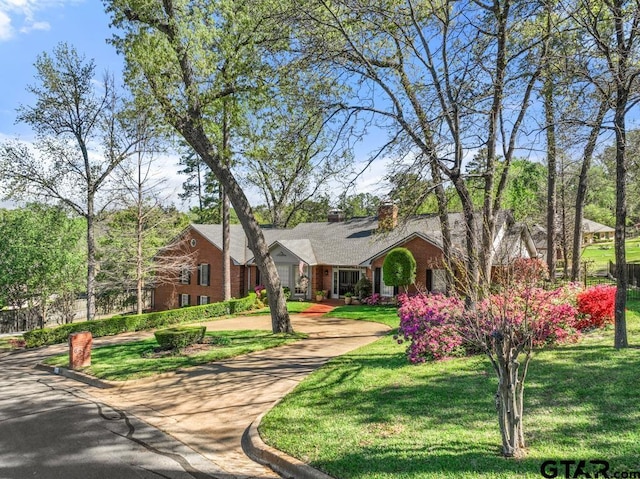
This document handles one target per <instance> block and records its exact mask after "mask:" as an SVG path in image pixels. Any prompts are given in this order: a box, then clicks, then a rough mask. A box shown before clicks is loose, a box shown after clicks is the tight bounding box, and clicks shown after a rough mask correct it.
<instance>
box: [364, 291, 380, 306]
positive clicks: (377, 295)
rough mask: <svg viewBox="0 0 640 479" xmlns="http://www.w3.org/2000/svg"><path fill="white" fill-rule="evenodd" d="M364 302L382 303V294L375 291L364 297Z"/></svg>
mask: <svg viewBox="0 0 640 479" xmlns="http://www.w3.org/2000/svg"><path fill="white" fill-rule="evenodd" d="M362 302H363V303H364V304H368V305H370V306H377V305H379V304H380V303H382V296H380V293H373V294H372V295H371V296H367V297H366V298H364V299H363V300H362Z"/></svg>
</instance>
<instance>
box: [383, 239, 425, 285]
mask: <svg viewBox="0 0 640 479" xmlns="http://www.w3.org/2000/svg"><path fill="white" fill-rule="evenodd" d="M416 268H417V264H416V260H415V258H414V257H413V254H412V253H411V251H409V250H408V249H407V248H394V249H392V250H391V251H389V253H387V256H386V257H385V258H384V263H383V265H382V279H383V280H384V284H386V285H388V286H402V287H404V288H405V290H406V288H407V287H408V286H409V285H412V284H413V283H415V282H416Z"/></svg>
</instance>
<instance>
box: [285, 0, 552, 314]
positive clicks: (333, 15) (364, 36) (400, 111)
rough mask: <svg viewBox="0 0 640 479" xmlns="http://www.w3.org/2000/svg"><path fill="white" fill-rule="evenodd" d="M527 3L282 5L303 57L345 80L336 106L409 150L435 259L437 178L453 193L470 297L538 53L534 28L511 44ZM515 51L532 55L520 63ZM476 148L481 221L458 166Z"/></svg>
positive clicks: (476, 291) (532, 9)
mask: <svg viewBox="0 0 640 479" xmlns="http://www.w3.org/2000/svg"><path fill="white" fill-rule="evenodd" d="M538 10H539V6H537V5H536V4H530V3H520V2H513V1H512V0H494V1H492V2H489V3H485V2H481V1H469V2H462V3H460V2H449V1H445V2H444V3H442V2H441V3H437V4H434V3H432V2H423V1H420V0H405V1H402V2H383V3H382V4H375V5H374V4H357V5H354V4H353V2H342V1H338V2H326V1H324V0H317V1H313V2H305V3H304V4H301V3H296V5H295V7H294V11H293V12H287V14H288V16H289V17H292V18H294V19H295V26H296V31H297V32H298V35H299V38H300V39H301V44H302V49H303V54H304V55H305V56H306V58H308V59H309V61H310V62H312V63H314V64H316V65H326V66H327V67H328V68H331V69H332V70H333V71H335V72H337V75H340V77H341V78H344V77H348V78H350V80H351V82H352V85H353V88H352V90H351V91H350V92H348V94H347V95H345V96H346V99H345V107H346V108H348V109H350V110H351V111H353V112H355V113H357V114H360V115H370V116H373V117H374V118H375V122H376V123H375V126H377V127H384V128H388V129H390V130H391V137H392V138H393V137H398V136H400V137H402V139H403V140H404V141H407V142H411V143H412V146H413V148H414V149H415V151H416V157H418V156H420V157H422V158H423V159H424V161H425V163H424V164H425V165H428V171H429V173H430V176H431V181H432V183H433V185H434V188H435V190H434V191H435V193H436V198H437V200H438V208H439V215H440V218H441V224H442V228H443V240H444V245H445V250H447V251H445V256H446V257H449V256H448V255H449V253H448V251H449V250H450V248H451V235H450V227H449V225H448V222H447V216H446V212H447V204H446V202H447V199H446V195H445V191H444V187H443V185H444V182H445V181H447V182H450V184H452V185H453V187H454V188H455V191H456V193H457V195H458V197H459V198H460V201H461V204H462V210H463V215H464V218H465V226H466V228H465V255H464V256H465V269H466V271H467V274H468V276H469V281H470V284H472V285H473V286H472V287H471V288H470V289H469V297H470V300H471V302H474V301H475V300H476V299H477V298H478V297H479V296H481V295H482V294H484V291H485V290H486V286H487V284H488V281H489V277H490V270H491V265H492V260H493V248H492V247H491V246H492V244H493V241H494V235H495V229H496V222H497V211H498V210H499V209H500V205H501V202H502V196H503V191H504V188H505V184H506V180H507V175H508V170H509V165H510V162H511V160H512V159H513V156H514V152H515V150H516V140H517V139H518V138H519V136H520V135H521V127H522V124H523V121H524V119H525V114H526V111H527V108H528V106H529V104H530V100H531V94H532V91H533V87H534V84H535V82H536V80H537V78H538V77H539V75H540V67H539V65H540V61H541V59H542V58H543V57H544V56H545V55H546V48H545V43H544V42H541V39H542V38H543V36H544V32H542V33H540V34H539V35H537V36H533V37H531V36H528V38H527V41H526V42H524V41H522V42H519V41H516V40H514V39H515V38H516V37H517V36H518V35H516V33H523V32H526V31H527V26H528V25H530V23H531V22H532V20H531V19H532V18H535V16H536V15H535V14H536V13H538ZM534 31H539V30H534ZM525 57H530V58H529V60H531V58H535V59H536V60H537V61H529V62H528V63H526V62H524V59H525ZM479 150H482V151H483V158H482V161H481V166H482V169H481V174H480V175H481V176H480V179H481V180H482V188H483V202H482V211H483V214H482V216H483V218H482V220H481V221H477V220H476V218H477V215H475V211H474V210H475V206H474V203H473V195H472V193H471V191H470V190H469V187H468V184H467V181H466V180H467V178H466V177H465V172H464V164H465V160H466V159H467V158H468V156H469V155H470V153H472V152H475V151H479ZM499 155H501V156H502V157H503V162H502V164H501V165H500V168H498V156H499Z"/></svg>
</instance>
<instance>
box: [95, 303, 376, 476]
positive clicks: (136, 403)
mask: <svg viewBox="0 0 640 479" xmlns="http://www.w3.org/2000/svg"><path fill="white" fill-rule="evenodd" d="M292 322H293V327H294V329H295V330H296V331H301V332H305V333H308V334H309V338H308V339H306V340H303V341H299V342H297V343H294V344H290V345H286V346H282V347H279V348H275V349H269V350H266V351H260V352H256V353H252V354H248V355H246V356H241V357H237V358H233V359H230V360H225V361H219V362H215V363H211V364H208V365H204V366H198V367H195V368H189V369H184V370H180V371H177V372H175V373H166V374H162V375H159V376H155V377H153V378H147V379H142V380H136V381H127V382H123V383H121V384H119V385H118V386H117V387H115V388H111V389H103V390H99V389H95V388H91V389H89V390H88V391H87V392H89V393H90V394H91V395H93V396H95V397H96V398H98V399H99V400H100V401H103V402H105V403H107V404H109V405H111V406H112V407H116V408H119V409H123V410H126V411H128V412H130V413H132V414H134V415H135V416H137V417H138V418H140V419H142V420H144V421H146V422H148V423H149V424H151V425H153V426H156V427H157V428H159V429H161V430H162V431H164V432H166V433H168V434H170V435H171V436H173V437H175V438H177V439H179V440H180V441H182V442H183V443H185V444H187V445H189V446H190V447H191V448H193V449H194V450H195V451H197V452H198V453H200V454H202V455H203V456H205V457H206V458H207V459H209V460H210V461H212V462H214V463H215V464H216V466H218V467H219V468H220V469H222V470H223V471H227V472H228V473H229V476H227V477H238V478H258V477H259V478H267V477H278V476H277V475H276V474H275V473H273V472H272V471H270V470H268V469H266V468H265V467H263V466H260V465H259V464H257V463H255V462H253V461H251V460H250V459H249V458H248V457H247V456H245V455H244V453H243V452H242V447H241V444H240V442H241V438H242V434H243V432H244V430H245V429H246V428H247V427H248V426H249V424H250V423H251V422H252V421H254V420H255V419H256V417H257V416H258V415H260V414H262V413H263V412H265V411H267V410H269V409H270V408H271V407H272V406H273V405H274V404H275V402H277V401H278V400H280V399H281V398H282V397H283V396H284V395H285V394H287V392H289V391H290V390H291V389H292V388H293V387H294V386H296V385H297V384H298V383H299V382H300V381H301V380H302V379H304V377H305V376H307V375H308V374H309V373H311V372H312V371H313V370H314V369H316V368H318V367H319V366H321V365H322V364H324V363H325V362H326V361H328V360H329V359H331V358H332V357H335V356H338V355H341V354H344V353H346V352H348V351H351V350H353V349H356V348H358V347H360V346H363V345H365V344H368V343H370V342H372V341H374V340H376V339H378V338H379V337H381V336H383V335H384V334H386V332H387V331H388V328H387V327H386V326H384V325H382V324H378V323H371V322H366V321H350V320H340V319H332V318H322V317H320V318H318V317H313V316H311V315H294V316H293V317H292ZM206 325H207V329H208V330H209V331H213V330H225V329H271V323H270V317H268V316H253V317H240V318H233V319H225V320H218V321H212V322H209V323H206Z"/></svg>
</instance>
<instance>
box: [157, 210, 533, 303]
mask: <svg viewBox="0 0 640 479" xmlns="http://www.w3.org/2000/svg"><path fill="white" fill-rule="evenodd" d="M450 222H451V226H452V230H453V231H452V240H453V243H454V248H456V249H457V250H459V251H463V241H464V233H465V225H464V220H463V217H462V215H461V214H460V213H453V214H451V215H450ZM263 232H264V235H265V239H266V240H267V242H268V244H269V245H270V246H269V251H270V254H271V257H272V258H273V260H274V262H275V264H276V268H277V270H278V274H279V275H280V280H281V282H282V285H283V286H286V287H288V288H290V290H291V293H292V296H294V297H298V298H303V299H311V298H313V296H314V294H315V291H318V290H322V291H326V292H327V293H328V295H329V296H330V297H332V298H340V297H343V296H344V295H345V293H347V292H353V290H354V287H355V285H356V283H357V282H358V280H359V279H360V278H361V277H363V276H366V277H367V278H369V279H370V280H371V282H372V284H373V291H374V292H375V293H379V294H381V295H382V296H393V295H394V294H395V293H396V291H394V288H393V286H389V285H386V284H385V283H384V281H383V279H382V278H383V275H382V266H383V263H384V259H385V256H386V254H387V253H388V252H389V251H390V250H391V249H393V248H395V247H399V246H402V247H405V248H408V249H409V250H410V251H411V252H412V253H413V255H414V257H415V259H416V262H417V278H416V281H417V282H418V283H420V284H421V285H423V286H424V287H425V288H426V289H427V290H429V291H443V290H444V288H445V270H444V269H443V254H442V234H441V230H440V221H439V219H438V217H437V216H436V215H421V216H415V217H412V218H410V219H408V220H406V221H403V222H402V223H401V224H398V209H397V207H396V206H395V205H389V204H385V205H382V206H381V207H380V209H379V211H378V216H377V217H366V218H353V219H350V220H347V221H345V220H344V218H343V215H342V214H341V212H339V211H332V212H331V213H330V214H329V217H328V220H327V221H326V222H321V223H301V224H299V225H297V226H296V227H295V228H291V229H264V230H263ZM184 234H188V235H189V236H190V238H191V239H190V245H191V248H192V249H193V251H194V252H196V253H197V261H196V262H197V264H198V266H197V268H195V269H194V270H193V271H184V272H183V274H182V275H181V276H180V277H179V278H176V280H175V281H174V282H173V283H171V284H162V285H158V287H157V288H156V291H155V309H158V310H162V309H169V308H175V307H180V306H186V305H193V304H206V303H208V302H214V301H220V300H222V299H223V288H222V269H221V260H222V252H221V250H222V228H221V226H220V225H198V224H193V225H191V226H189V227H188V228H187V230H186V231H185V232H184ZM494 249H495V251H496V261H495V264H496V265H497V264H504V263H506V262H508V261H510V260H512V259H514V258H516V257H526V258H528V257H536V256H537V251H536V249H535V245H534V243H533V241H532V239H531V236H530V234H529V230H528V228H527V227H526V226H524V225H522V224H514V223H513V220H512V218H511V215H510V214H508V213H506V212H501V213H500V214H499V215H498V224H497V228H496V237H495V241H494ZM230 250H231V263H232V265H231V294H232V296H234V297H240V296H243V295H245V294H246V293H247V292H249V291H252V290H253V289H254V287H255V286H256V285H259V284H261V283H262V281H261V278H260V272H259V271H258V269H257V267H256V266H255V262H254V258H253V255H252V253H251V252H250V250H249V249H248V247H247V240H246V237H245V235H244V232H243V230H242V228H241V226H240V225H231V248H230ZM305 286H306V288H305Z"/></svg>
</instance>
